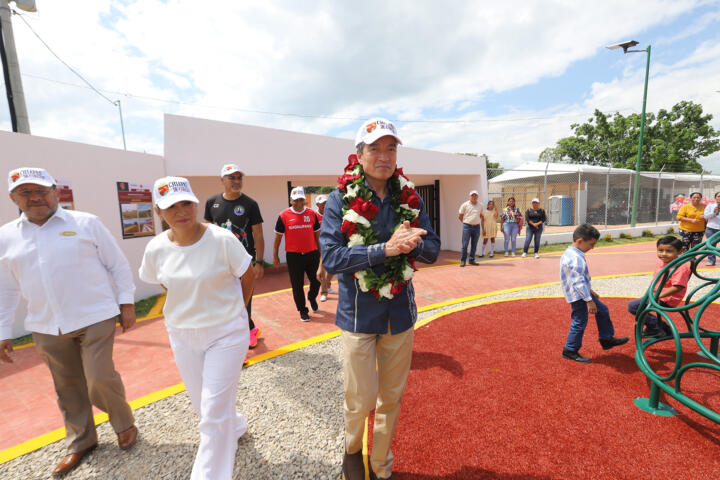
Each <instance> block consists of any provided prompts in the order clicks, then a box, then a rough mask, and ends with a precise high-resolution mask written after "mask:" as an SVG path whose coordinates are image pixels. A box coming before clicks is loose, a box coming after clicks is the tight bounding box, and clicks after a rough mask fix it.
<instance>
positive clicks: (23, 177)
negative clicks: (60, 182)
mask: <svg viewBox="0 0 720 480" xmlns="http://www.w3.org/2000/svg"><path fill="white" fill-rule="evenodd" d="M26 183H34V184H36V185H42V186H43V187H52V186H53V185H55V179H54V178H52V177H51V176H50V174H49V173H48V172H47V170H45V169H44V168H35V167H21V168H16V169H15V170H10V172H9V173H8V190H9V191H11V192H12V191H13V190H14V189H15V188H16V187H19V186H20V185H24V184H26Z"/></svg>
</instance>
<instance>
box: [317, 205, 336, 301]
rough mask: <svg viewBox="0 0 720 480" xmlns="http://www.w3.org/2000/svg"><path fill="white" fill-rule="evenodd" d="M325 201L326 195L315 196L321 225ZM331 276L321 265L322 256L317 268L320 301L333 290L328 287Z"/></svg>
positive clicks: (324, 299)
mask: <svg viewBox="0 0 720 480" xmlns="http://www.w3.org/2000/svg"><path fill="white" fill-rule="evenodd" d="M326 203H327V195H318V196H317V197H316V198H315V206H317V212H318V220H320V226H321V227H322V219H323V214H324V213H325V204H326ZM332 278H333V276H332V275H330V274H329V273H327V271H326V270H325V268H324V267H323V266H322V258H321V259H320V267H319V268H318V280H320V301H321V302H327V296H328V294H329V293H331V292H332V291H333V290H332V288H330V282H331V281H332Z"/></svg>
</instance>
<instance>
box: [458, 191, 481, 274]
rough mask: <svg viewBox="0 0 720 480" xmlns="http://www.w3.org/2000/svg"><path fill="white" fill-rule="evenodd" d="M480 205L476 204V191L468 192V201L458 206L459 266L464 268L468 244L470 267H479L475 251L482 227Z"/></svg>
mask: <svg viewBox="0 0 720 480" xmlns="http://www.w3.org/2000/svg"><path fill="white" fill-rule="evenodd" d="M482 218H483V217H482V205H481V204H480V203H478V191H477V190H473V191H471V192H470V199H469V200H468V201H466V202H465V203H463V204H462V205H460V211H459V212H458V219H459V220H460V221H461V222H462V226H463V229H462V251H461V253H460V266H461V267H464V266H465V261H466V260H467V256H468V255H467V249H468V243H469V244H470V265H479V263H477V262H476V261H475V251H476V250H477V244H478V240H479V239H480V228H481V226H482Z"/></svg>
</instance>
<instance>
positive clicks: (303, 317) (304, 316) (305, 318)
mask: <svg viewBox="0 0 720 480" xmlns="http://www.w3.org/2000/svg"><path fill="white" fill-rule="evenodd" d="M300 320H301V321H303V322H309V321H310V315H308V313H307V312H300Z"/></svg>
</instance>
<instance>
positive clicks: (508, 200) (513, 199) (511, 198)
mask: <svg viewBox="0 0 720 480" xmlns="http://www.w3.org/2000/svg"><path fill="white" fill-rule="evenodd" d="M510 200H512V201H513V202H514V201H515V197H510V198H508V199H507V202H505V205H507V204H508V203H509V202H510Z"/></svg>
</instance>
